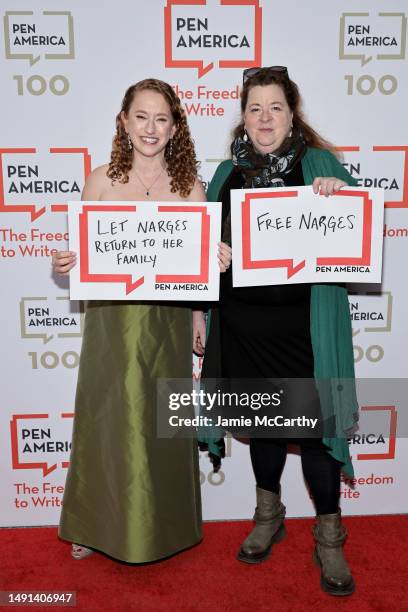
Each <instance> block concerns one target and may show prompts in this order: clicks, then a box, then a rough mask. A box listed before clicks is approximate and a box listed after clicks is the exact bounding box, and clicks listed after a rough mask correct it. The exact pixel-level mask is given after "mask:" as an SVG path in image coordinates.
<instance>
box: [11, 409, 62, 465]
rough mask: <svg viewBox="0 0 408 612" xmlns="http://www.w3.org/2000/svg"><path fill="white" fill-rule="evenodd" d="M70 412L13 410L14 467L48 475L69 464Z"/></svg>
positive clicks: (12, 447)
mask: <svg viewBox="0 0 408 612" xmlns="http://www.w3.org/2000/svg"><path fill="white" fill-rule="evenodd" d="M73 416H74V414H73V413H72V412H62V413H60V414H52V415H51V414H49V413H48V412H43V413H28V414H13V415H12V418H11V421H10V438H11V462H12V467H13V470H41V471H42V473H43V476H44V477H45V476H47V475H48V474H50V473H51V472H53V471H54V470H56V469H57V467H58V466H60V467H62V468H65V469H66V468H67V467H68V466H69V454H70V450H71V435H72V419H73Z"/></svg>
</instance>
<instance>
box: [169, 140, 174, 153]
mask: <svg viewBox="0 0 408 612" xmlns="http://www.w3.org/2000/svg"><path fill="white" fill-rule="evenodd" d="M172 155H173V139H172V138H170V140H169V157H171V156H172Z"/></svg>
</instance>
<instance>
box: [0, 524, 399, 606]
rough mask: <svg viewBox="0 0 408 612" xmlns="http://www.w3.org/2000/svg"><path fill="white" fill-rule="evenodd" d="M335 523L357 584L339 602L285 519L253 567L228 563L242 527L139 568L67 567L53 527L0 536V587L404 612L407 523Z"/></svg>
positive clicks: (102, 602) (109, 601)
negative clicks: (344, 533) (282, 532)
mask: <svg viewBox="0 0 408 612" xmlns="http://www.w3.org/2000/svg"><path fill="white" fill-rule="evenodd" d="M344 522H345V524H346V526H347V528H348V530H349V540H348V542H347V545H346V553H347V558H348V561H349V563H350V565H351V567H352V569H353V573H354V577H355V580H356V585H357V589H356V592H355V594H354V595H352V596H351V597H347V598H334V597H331V596H329V595H326V594H325V593H323V592H321V591H320V586H319V572H318V570H317V568H316V567H315V566H314V565H313V563H312V560H311V556H312V550H313V544H312V536H311V526H312V520H309V519H302V520H298V519H289V520H288V521H287V522H286V524H287V531H288V537H287V538H286V539H285V540H284V541H283V542H281V543H280V544H278V545H276V546H275V548H274V551H273V555H272V557H271V558H270V559H269V560H268V561H266V562H265V563H262V564H260V565H257V566H250V565H245V564H243V563H239V562H238V561H236V560H235V554H236V552H237V549H238V547H239V543H240V542H241V541H242V539H243V538H244V537H245V535H246V534H247V533H248V531H249V527H250V523H249V522H230V523H207V524H205V526H204V541H203V542H202V544H200V545H199V546H196V547H195V548H193V549H191V550H188V551H186V552H184V553H181V554H179V555H176V556H174V557H172V558H171V559H167V560H166V561H162V562H161V563H154V564H151V565H144V566H130V565H125V564H120V563H115V562H114V561H112V560H110V559H108V558H106V557H104V556H103V555H99V554H95V555H91V556H90V557H89V558H87V559H84V560H82V561H75V560H73V559H71V557H70V555H69V550H70V548H69V545H68V544H67V543H65V542H61V541H59V540H58V539H57V536H56V530H55V528H41V529H40V528H37V529H35V528H30V529H0V546H1V561H0V564H1V573H0V590H3V591H4V590H19V589H20V590H35V591H39V590H47V591H63V590H69V591H76V592H77V606H76V608H68V609H76V610H203V611H206V612H207V611H208V612H213V611H218V610H265V611H266V610H271V611H274V612H275V611H277V612H280V611H286V610H288V611H292V610H293V611H304V610H305V611H306V610H313V612H318V611H322V612H330V611H331V610H356V611H358V612H365V611H366V610H375V611H377V612H380V611H384V612H385V611H386V612H390V611H393V610H398V611H405V610H407V611H408V553H407V546H408V517H406V516H381V517H355V518H346V519H345V521H344ZM24 609H28V608H26V607H24ZM32 609H33V608H32ZM35 609H37V610H39V609H43V608H39V607H36V608H35ZM46 609H48V610H50V608H46ZM51 609H52V608H51Z"/></svg>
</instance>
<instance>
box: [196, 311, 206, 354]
mask: <svg viewBox="0 0 408 612" xmlns="http://www.w3.org/2000/svg"><path fill="white" fill-rule="evenodd" d="M204 350H205V317H204V313H203V311H202V310H193V351H194V353H196V355H199V356H200V357H202V356H203V355H204Z"/></svg>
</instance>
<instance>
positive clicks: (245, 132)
mask: <svg viewBox="0 0 408 612" xmlns="http://www.w3.org/2000/svg"><path fill="white" fill-rule="evenodd" d="M242 140H243V141H244V142H248V133H247V131H246V128H244V135H243V137H242Z"/></svg>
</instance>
